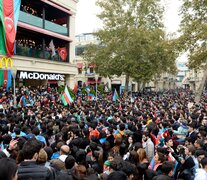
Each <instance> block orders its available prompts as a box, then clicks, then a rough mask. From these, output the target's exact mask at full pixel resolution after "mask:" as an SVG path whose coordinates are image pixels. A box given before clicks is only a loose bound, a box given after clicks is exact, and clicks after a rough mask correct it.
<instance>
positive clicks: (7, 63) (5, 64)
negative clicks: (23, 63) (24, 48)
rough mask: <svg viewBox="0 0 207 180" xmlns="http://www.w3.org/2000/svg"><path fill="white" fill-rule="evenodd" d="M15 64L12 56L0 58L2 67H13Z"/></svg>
mask: <svg viewBox="0 0 207 180" xmlns="http://www.w3.org/2000/svg"><path fill="white" fill-rule="evenodd" d="M12 66H13V62H12V59H11V58H7V57H3V58H1V60H0V68H9V67H10V68H11V67H12Z"/></svg>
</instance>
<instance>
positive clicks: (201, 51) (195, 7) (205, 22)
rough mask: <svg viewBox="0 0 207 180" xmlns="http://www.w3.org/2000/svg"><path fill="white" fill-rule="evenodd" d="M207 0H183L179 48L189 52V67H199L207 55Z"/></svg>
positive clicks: (181, 50)
mask: <svg viewBox="0 0 207 180" xmlns="http://www.w3.org/2000/svg"><path fill="white" fill-rule="evenodd" d="M206 14H207V1H206V0H199V1H198V0H191V1H190V0H183V5H182V9H181V15H182V21H181V29H180V31H181V36H180V38H179V40H178V46H177V48H178V50H179V51H180V52H188V58H189V67H190V68H192V69H199V68H201V67H203V65H205V64H206V60H207V59H206V57H207V42H206V38H207V15H206Z"/></svg>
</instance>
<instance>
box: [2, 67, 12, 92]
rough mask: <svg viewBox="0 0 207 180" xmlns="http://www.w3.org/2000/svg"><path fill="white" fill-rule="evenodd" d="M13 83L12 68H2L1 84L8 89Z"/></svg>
mask: <svg viewBox="0 0 207 180" xmlns="http://www.w3.org/2000/svg"><path fill="white" fill-rule="evenodd" d="M11 84H12V74H11V70H0V86H3V87H4V88H5V89H6V91H8V90H9V88H10V87H11Z"/></svg>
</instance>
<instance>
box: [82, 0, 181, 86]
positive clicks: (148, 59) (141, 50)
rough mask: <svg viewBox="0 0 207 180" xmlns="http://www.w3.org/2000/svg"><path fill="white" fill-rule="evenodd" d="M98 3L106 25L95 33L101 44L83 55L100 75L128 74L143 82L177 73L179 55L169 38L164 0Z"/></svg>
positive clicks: (113, 0)
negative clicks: (165, 28) (164, 17)
mask: <svg viewBox="0 0 207 180" xmlns="http://www.w3.org/2000/svg"><path fill="white" fill-rule="evenodd" d="M97 4H98V6H99V7H101V9H102V10H103V11H102V12H101V13H100V14H99V15H98V17H99V18H100V19H101V20H102V21H103V23H104V28H103V29H102V30H99V31H98V32H96V33H95V35H96V36H97V37H98V39H99V40H100V44H98V45H94V44H90V45H88V46H87V47H86V50H85V52H84V56H83V58H84V59H85V60H86V61H89V63H93V64H96V72H98V73H99V74H100V75H101V76H104V77H107V76H108V77H109V78H110V77H112V76H113V75H117V76H120V75H122V74H125V75H126V76H127V77H129V76H130V77H132V78H134V80H136V81H139V82H147V81H150V80H152V79H153V77H155V76H156V75H157V74H161V73H162V72H170V73H175V72H176V65H175V59H176V57H177V54H176V53H175V49H174V44H173V42H172V41H168V40H167V39H166V38H165V37H166V36H165V32H164V30H163V23H162V15H163V7H162V6H161V4H160V0H119V1H117V0H110V1H108V0H98V1H97ZM126 79H127V78H126ZM126 83H128V82H127V81H126ZM126 87H128V84H126Z"/></svg>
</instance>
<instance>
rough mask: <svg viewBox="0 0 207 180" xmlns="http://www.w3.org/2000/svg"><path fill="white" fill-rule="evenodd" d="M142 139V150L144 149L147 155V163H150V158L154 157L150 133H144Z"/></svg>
mask: <svg viewBox="0 0 207 180" xmlns="http://www.w3.org/2000/svg"><path fill="white" fill-rule="evenodd" d="M142 139H143V148H144V149H145V151H146V153H147V157H148V159H149V161H151V160H152V158H153V157H154V144H153V142H152V140H151V137H150V133H149V132H144V133H143V136H142Z"/></svg>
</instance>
